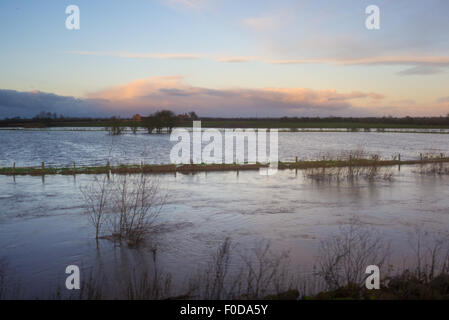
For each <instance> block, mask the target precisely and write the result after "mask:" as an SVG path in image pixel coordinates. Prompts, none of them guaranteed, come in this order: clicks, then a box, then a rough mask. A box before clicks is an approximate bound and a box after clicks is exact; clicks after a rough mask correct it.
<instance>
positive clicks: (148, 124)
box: [143, 115, 156, 133]
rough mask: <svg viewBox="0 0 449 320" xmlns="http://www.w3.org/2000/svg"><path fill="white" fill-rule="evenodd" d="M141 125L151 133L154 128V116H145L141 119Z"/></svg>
mask: <svg viewBox="0 0 449 320" xmlns="http://www.w3.org/2000/svg"><path fill="white" fill-rule="evenodd" d="M143 127H144V128H145V129H147V131H148V133H153V131H154V129H155V128H156V118H155V117H154V116H153V115H150V116H148V117H146V118H145V119H144V120H143Z"/></svg>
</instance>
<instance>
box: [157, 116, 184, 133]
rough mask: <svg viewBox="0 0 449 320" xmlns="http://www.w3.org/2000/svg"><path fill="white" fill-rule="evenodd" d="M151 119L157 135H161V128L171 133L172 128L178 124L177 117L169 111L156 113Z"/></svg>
mask: <svg viewBox="0 0 449 320" xmlns="http://www.w3.org/2000/svg"><path fill="white" fill-rule="evenodd" d="M153 117H154V121H155V128H156V131H157V132H158V133H161V132H162V129H163V128H167V131H168V132H171V131H172V129H173V127H175V126H176V125H177V124H178V117H177V116H176V115H175V114H174V113H173V111H170V110H162V111H157V112H156V113H155V114H154V115H153Z"/></svg>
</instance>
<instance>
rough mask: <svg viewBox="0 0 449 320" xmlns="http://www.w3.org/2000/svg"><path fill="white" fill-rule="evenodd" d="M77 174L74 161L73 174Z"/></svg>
mask: <svg viewBox="0 0 449 320" xmlns="http://www.w3.org/2000/svg"><path fill="white" fill-rule="evenodd" d="M75 173H76V162H75V161H73V174H75Z"/></svg>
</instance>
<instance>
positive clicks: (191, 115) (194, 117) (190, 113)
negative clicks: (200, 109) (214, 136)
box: [189, 111, 199, 120]
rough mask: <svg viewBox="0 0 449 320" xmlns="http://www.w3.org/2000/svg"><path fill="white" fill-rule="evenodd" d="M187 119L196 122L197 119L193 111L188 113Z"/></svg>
mask: <svg viewBox="0 0 449 320" xmlns="http://www.w3.org/2000/svg"><path fill="white" fill-rule="evenodd" d="M189 117H190V120H198V119H199V118H198V116H197V114H196V112H195V111H190V112H189Z"/></svg>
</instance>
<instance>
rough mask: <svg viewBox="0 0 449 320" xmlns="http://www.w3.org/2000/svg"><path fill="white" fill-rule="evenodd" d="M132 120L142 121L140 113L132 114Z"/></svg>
mask: <svg viewBox="0 0 449 320" xmlns="http://www.w3.org/2000/svg"><path fill="white" fill-rule="evenodd" d="M133 121H142V116H141V115H140V114H135V115H133Z"/></svg>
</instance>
